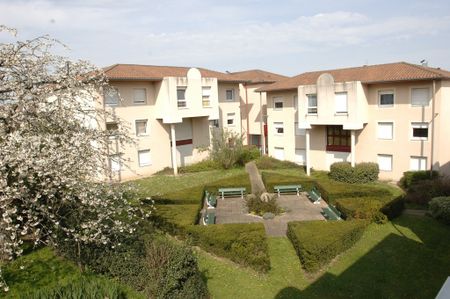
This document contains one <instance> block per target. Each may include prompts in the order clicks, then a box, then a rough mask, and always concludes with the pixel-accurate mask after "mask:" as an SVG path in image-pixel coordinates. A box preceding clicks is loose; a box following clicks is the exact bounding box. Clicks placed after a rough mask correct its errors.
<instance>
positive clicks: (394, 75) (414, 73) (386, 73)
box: [257, 62, 450, 91]
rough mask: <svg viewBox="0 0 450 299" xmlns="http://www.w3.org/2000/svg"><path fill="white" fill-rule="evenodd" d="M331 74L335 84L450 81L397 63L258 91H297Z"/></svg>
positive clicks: (440, 73) (434, 71) (438, 72)
mask: <svg viewBox="0 0 450 299" xmlns="http://www.w3.org/2000/svg"><path fill="white" fill-rule="evenodd" d="M324 73H329V74H331V75H332V76H333V77H334V81H335V82H348V81H361V82H362V83H364V84H370V83H382V82H396V81H409V80H433V79H450V72H449V71H446V70H442V69H439V68H431V67H427V66H422V65H417V64H411V63H407V62H396V63H387V64H378V65H368V66H361V67H351V68H344V69H335V70H324V71H316V72H307V73H303V74H300V75H298V76H295V77H292V78H288V79H285V80H281V81H278V82H276V83H273V84H270V85H268V86H264V87H261V88H259V89H258V90H257V91H275V90H291V89H296V88H297V87H298V86H299V85H313V84H316V82H317V78H319V76H320V75H321V74H324Z"/></svg>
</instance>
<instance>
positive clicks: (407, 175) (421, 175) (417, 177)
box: [400, 170, 439, 189]
mask: <svg viewBox="0 0 450 299" xmlns="http://www.w3.org/2000/svg"><path fill="white" fill-rule="evenodd" d="M438 177H439V172H437V171H432V172H431V173H430V171H429V170H421V171H406V172H404V173H403V177H402V178H401V179H400V186H402V187H403V188H405V189H409V187H411V185H414V184H416V183H417V182H419V181H424V180H430V179H436V178H438Z"/></svg>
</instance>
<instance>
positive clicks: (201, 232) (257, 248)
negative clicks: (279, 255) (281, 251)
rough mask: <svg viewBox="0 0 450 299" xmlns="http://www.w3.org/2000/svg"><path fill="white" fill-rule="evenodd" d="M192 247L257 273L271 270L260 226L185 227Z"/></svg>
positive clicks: (262, 229)
mask: <svg viewBox="0 0 450 299" xmlns="http://www.w3.org/2000/svg"><path fill="white" fill-rule="evenodd" d="M188 232H189V235H190V236H191V238H192V241H193V244H194V245H197V246H199V247H201V248H202V249H204V250H206V251H208V252H211V253H213V254H215V255H218V256H222V257H225V258H228V259H230V260H232V261H233V262H235V263H238V264H240V265H243V266H248V267H251V268H253V269H255V270H257V271H260V272H267V271H268V270H269V269H270V258H269V251H268V245H267V238H266V232H265V229H264V225H263V224H262V223H246V224H243V223H233V224H215V225H208V226H200V225H194V226H190V227H189V228H188Z"/></svg>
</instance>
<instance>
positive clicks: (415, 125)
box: [410, 122, 430, 141]
mask: <svg viewBox="0 0 450 299" xmlns="http://www.w3.org/2000/svg"><path fill="white" fill-rule="evenodd" d="M421 126H425V127H426V129H427V137H415V136H414V129H424V128H422V127H421ZM410 127H411V140H412V141H428V138H429V136H430V125H429V123H426V122H411V125H410Z"/></svg>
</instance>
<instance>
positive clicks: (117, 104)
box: [103, 86, 120, 107]
mask: <svg viewBox="0 0 450 299" xmlns="http://www.w3.org/2000/svg"><path fill="white" fill-rule="evenodd" d="M107 89H111V90H114V93H115V94H116V95H117V102H116V103H107V101H106V98H107V97H106V95H107V94H108V93H109V92H110V91H103V99H104V100H103V104H104V106H105V107H118V106H120V93H119V88H117V87H115V86H108V87H107Z"/></svg>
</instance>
